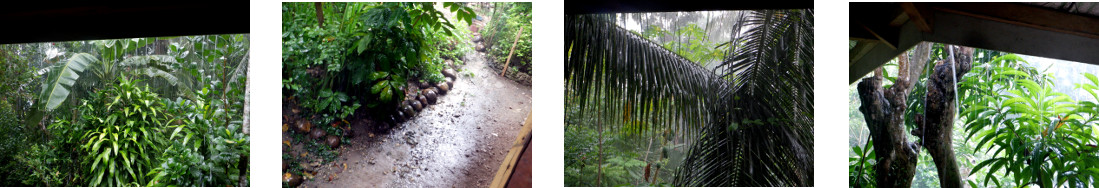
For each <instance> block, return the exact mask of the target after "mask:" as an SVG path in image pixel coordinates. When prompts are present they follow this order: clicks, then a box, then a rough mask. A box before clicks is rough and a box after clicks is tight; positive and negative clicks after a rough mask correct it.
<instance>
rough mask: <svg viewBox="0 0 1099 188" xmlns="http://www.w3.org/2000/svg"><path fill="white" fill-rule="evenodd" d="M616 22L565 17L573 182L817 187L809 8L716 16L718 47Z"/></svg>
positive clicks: (568, 165)
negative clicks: (712, 62) (723, 38)
mask: <svg viewBox="0 0 1099 188" xmlns="http://www.w3.org/2000/svg"><path fill="white" fill-rule="evenodd" d="M615 20H616V19H615V16H614V15H567V16H566V17H565V31H566V32H565V44H566V46H565V59H566V62H565V78H564V79H565V83H566V90H565V96H566V104H565V105H566V111H565V112H566V117H565V125H566V126H565V150H566V151H565V184H566V186H616V185H633V186H637V185H657V186H666V185H676V186H812V183H813V168H812V166H813V135H812V134H813V124H812V119H813V115H812V114H813V102H812V101H813V86H812V82H813V81H812V80H813V77H812V75H813V50H812V46H813V43H812V41H813V24H812V20H813V11H812V10H811V9H807V10H761V11H746V12H743V13H742V14H736V16H735V17H733V18H732V19H729V20H721V22H729V23H732V24H733V25H734V27H729V28H730V29H729V30H723V31H721V32H723V33H726V34H728V35H729V41H728V42H723V43H722V45H714V43H713V42H710V41H709V40H708V39H707V38H703V37H704V36H705V34H699V35H694V34H688V33H690V32H695V31H690V30H689V29H690V28H692V27H686V28H687V30H684V29H681V31H677V32H676V33H679V34H675V35H690V36H693V37H692V38H693V39H692V40H690V41H692V42H683V43H678V44H677V43H670V44H663V45H662V44H659V43H657V42H654V41H651V40H650V39H651V38H652V37H651V36H654V35H657V34H660V33H655V32H652V31H651V30H650V32H646V33H645V35H648V36H645V35H643V33H641V32H640V31H631V30H627V29H625V28H623V27H622V26H620V25H618V23H616V22H615ZM696 29H697V28H696ZM701 41H705V42H701ZM696 44H697V46H695V45H696ZM676 46H680V47H676ZM719 46H720V47H719ZM667 47H670V48H667ZM710 47H712V49H711V48H710ZM696 50H700V51H703V52H704V53H697V52H698V51H696ZM715 50H716V51H720V53H712V52H713V51H715ZM707 59H720V62H719V63H718V64H717V65H716V66H712V67H703V66H700V64H701V63H699V62H695V61H705V60H707ZM593 175H594V176H593Z"/></svg>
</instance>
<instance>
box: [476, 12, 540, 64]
mask: <svg viewBox="0 0 1099 188" xmlns="http://www.w3.org/2000/svg"><path fill="white" fill-rule="evenodd" d="M493 6H495V7H493V11H492V12H491V13H490V12H484V13H483V14H484V15H490V14H491V16H492V17H491V18H492V20H491V22H489V23H488V24H487V25H486V27H485V28H484V29H480V30H478V31H480V34H481V36H482V37H483V38H484V40H485V43H484V44H485V45H486V46H484V48H486V51H487V53H488V56H489V58H490V59H491V60H492V62H496V63H497V64H499V66H500V67H503V66H504V64H505V63H507V64H508V67H506V68H507V69H508V71H509V72H522V73H525V74H527V75H530V74H531V68H532V66H533V64H531V63H532V60H533V59H531V52H532V51H531V49H532V47H533V46H532V43H531V39H532V38H531V36H533V34H534V33H532V32H533V31H534V30H533V29H534V28H532V27H531V23H532V22H531V18H532V15H531V6H532V5H531V3H530V2H515V3H493ZM517 35H518V37H516V36H517ZM513 49H514V50H513ZM509 54H510V55H511V58H510V63H508V62H507V61H508V55H509Z"/></svg>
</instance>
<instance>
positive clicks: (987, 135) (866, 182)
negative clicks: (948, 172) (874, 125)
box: [849, 44, 1099, 187]
mask: <svg viewBox="0 0 1099 188" xmlns="http://www.w3.org/2000/svg"><path fill="white" fill-rule="evenodd" d="M933 49H934V50H932V53H931V54H929V56H931V58H929V60H928V61H935V60H941V59H946V58H948V57H947V55H946V53H943V51H944V49H945V48H944V45H942V44H935V45H934V48H933ZM912 55H916V54H912ZM896 65H897V64H896V63H895V62H894V63H888V64H886V65H885V66H884V67H883V69H884V71H883V73H884V74H885V78H886V79H888V80H889V82H890V83H892V82H895V81H896V71H897V68H896ZM972 66H973V68H972V71H971V72H970V73H968V74H965V75H964V77H963V78H962V79H961V80H959V82H958V83H957V88H958V96H959V98H958V99H957V100H958V102H959V103H958V104H959V106H958V109H957V113H958V118H957V121H955V123H954V124H953V126H954V127H955V128H954V131H953V132H952V133H951V135H952V136H951V138H950V139H951V141H952V144H953V145H954V151H955V153H957V155H956V158H955V160H957V161H958V165H959V167H960V172H959V173H960V174H961V175H962V179H963V181H964V183H965V184H968V185H969V186H971V187H1017V186H1038V187H1087V186H1090V185H1092V184H1094V182H1095V178H1096V175H1099V171H1097V170H1096V169H1099V168H1097V166H1096V165H1097V164H1099V163H1097V162H1099V161H1096V159H1099V158H1096V157H1099V156H1097V154H1096V151H1097V148H1096V146H1095V145H1096V144H1097V143H1099V139H1096V137H1095V135H1097V134H1096V133H1097V132H1096V131H1099V130H1096V127H1095V126H1097V125H1099V124H1097V123H1099V122H1097V121H1096V119H1095V118H1096V117H1095V115H1096V114H1095V113H1096V110H1099V109H1097V107H1096V105H1095V104H1096V101H1097V99H1099V96H1096V95H1095V94H1094V93H1095V92H1096V90H1097V89H1099V87H1097V86H1099V80H1097V79H1096V77H1095V76H1094V75H1093V74H1091V73H1074V74H1075V75H1066V76H1070V77H1076V76H1079V77H1082V78H1085V79H1083V80H1084V82H1083V83H1075V84H1073V85H1070V86H1058V85H1057V83H1064V82H1057V80H1058V79H1068V78H1064V77H1062V78H1057V77H1054V76H1053V74H1052V73H1051V72H1052V71H1051V70H1050V69H1049V67H1039V66H1037V64H1036V63H1033V62H1027V61H1026V60H1024V58H1022V57H1021V56H1020V55H1016V54H1009V53H1002V52H997V51H991V50H981V49H978V50H976V52H975V54H974V60H973V63H972ZM930 72H931V71H926V72H922V73H921V75H920V81H919V82H917V83H916V87H915V89H913V91H912V93H913V94H912V95H913V96H920V95H923V94H922V93H923V92H925V91H926V89H924V88H925V87H926V79H927V77H928V75H929V74H930ZM886 87H889V86H886ZM1058 87H1071V88H1072V89H1068V90H1072V91H1082V92H1085V93H1088V94H1090V95H1084V96H1083V97H1077V96H1070V95H1068V94H1065V93H1061V92H1058V91H1056V90H1055V89H1054V88H1058ZM856 95H857V94H855V93H854V90H852V96H853V97H854V96H856ZM924 100H926V99H924V98H922V97H912V98H909V100H908V102H906V103H908V105H909V106H910V109H909V110H908V111H907V112H906V113H905V116H907V117H913V115H915V114H916V112H919V111H922V108H923V107H922V105H923V104H924ZM858 106H859V104H858V100H852V106H851V107H852V108H857V107H858ZM851 116H852V117H851V122H852V123H851V129H852V131H853V132H852V134H851V135H852V143H851V146H852V153H851V158H850V159H851V160H850V168H849V169H850V173H851V174H850V181H851V185H852V186H855V187H875V186H876V185H877V183H876V182H875V176H876V175H877V174H878V172H876V171H875V170H874V169H873V164H874V163H877V162H878V161H875V160H874V158H875V157H874V156H875V155H876V153H875V152H874V150H873V149H872V148H873V147H871V146H872V145H873V144H870V142H874V140H868V139H867V138H866V137H867V135H866V134H865V133H862V131H860V130H859V129H863V128H865V124H864V123H861V122H862V121H863V117H862V114H861V113H859V112H856V111H852V114H851ZM908 119H913V118H908ZM915 124H916V122H914V121H913V120H909V121H907V122H906V123H905V125H907V126H906V127H907V129H908V130H918V129H914V128H915V127H914V126H915ZM913 133H916V132H915V131H913ZM919 161H920V163H919V164H918V166H917V170H916V172H917V173H916V174H915V175H916V177H915V178H914V179H913V181H914V182H913V186H922V187H936V186H940V185H939V183H940V182H939V181H940V179H938V176H936V175H935V173H936V172H935V171H936V170H937V169H936V168H935V167H934V164H933V163H931V161H932V160H931V158H930V157H929V156H928V155H927V153H926V152H921V153H920V157H919ZM877 187H881V186H877Z"/></svg>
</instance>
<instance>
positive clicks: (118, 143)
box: [81, 77, 172, 186]
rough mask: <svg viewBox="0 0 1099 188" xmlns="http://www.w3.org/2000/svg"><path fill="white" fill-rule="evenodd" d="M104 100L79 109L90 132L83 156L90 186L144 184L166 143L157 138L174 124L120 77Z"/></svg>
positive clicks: (144, 92)
mask: <svg viewBox="0 0 1099 188" xmlns="http://www.w3.org/2000/svg"><path fill="white" fill-rule="evenodd" d="M119 80H120V83H119V84H118V85H117V86H115V87H112V88H109V89H107V90H105V91H104V93H105V94H104V95H103V96H102V98H98V99H94V98H93V99H92V101H85V102H84V105H83V106H81V108H82V110H83V111H82V112H83V113H84V115H83V118H84V119H88V120H90V121H89V122H87V125H86V126H87V128H88V129H89V131H88V132H87V133H85V134H84V136H83V137H82V138H81V140H83V141H85V143H84V145H83V146H82V147H81V151H82V152H84V153H85V154H86V155H85V157H84V159H83V162H82V164H88V165H90V168H89V174H90V177H89V183H88V185H89V186H101V185H105V186H134V185H140V183H142V182H146V181H147V177H146V173H148V172H149V171H150V170H151V169H152V168H153V164H156V162H155V157H156V156H157V155H156V154H155V152H157V151H160V148H162V146H163V144H164V141H163V138H162V137H160V136H159V134H157V133H158V132H159V131H160V130H161V129H162V128H163V126H164V125H166V124H167V123H168V122H171V121H172V119H169V118H166V117H165V114H164V113H163V112H162V110H161V104H159V101H160V99H159V98H158V96H157V94H156V93H152V92H149V87H148V86H147V85H144V87H142V86H139V85H138V84H139V83H140V81H139V80H133V81H131V80H129V79H128V78H126V77H122V78H121V79H119Z"/></svg>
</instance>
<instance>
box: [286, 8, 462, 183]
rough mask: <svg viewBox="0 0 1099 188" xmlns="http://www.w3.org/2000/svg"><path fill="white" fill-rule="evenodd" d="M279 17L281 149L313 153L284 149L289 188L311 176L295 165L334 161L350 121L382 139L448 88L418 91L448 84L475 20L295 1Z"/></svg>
mask: <svg viewBox="0 0 1099 188" xmlns="http://www.w3.org/2000/svg"><path fill="white" fill-rule="evenodd" d="M282 13H283V14H282V20H283V27H282V28H283V29H282V33H283V35H282V48H283V50H282V51H283V54H282V55H283V56H282V65H283V69H282V71H283V72H282V75H283V77H282V89H283V96H284V97H285V98H284V113H283V115H284V116H283V122H284V125H283V132H285V133H288V134H284V137H283V138H284V142H283V145H284V148H288V147H291V146H295V145H301V146H303V147H304V150H307V151H305V152H303V153H308V154H311V155H290V154H289V153H290V152H289V149H285V150H284V154H283V156H282V159H283V161H284V162H283V163H284V164H283V165H284V166H283V182H284V184H283V185H284V186H288V187H296V186H298V185H300V184H301V183H302V181H303V179H312V178H311V177H313V175H314V174H316V171H313V172H312V173H311V172H307V171H306V170H305V169H303V168H302V167H301V165H300V164H302V163H306V164H308V163H310V162H306V161H324V162H331V161H334V159H335V157H336V156H338V155H339V154H340V153H339V152H340V150H338V148H339V145H340V144H341V143H349V141H350V140H349V139H348V137H349V136H350V135H351V125H350V124H351V123H350V122H359V121H360V120H369V121H370V122H372V123H371V124H369V125H368V126H367V127H365V128H366V130H369V131H379V132H382V131H388V129H390V128H393V127H394V126H395V125H398V123H402V122H404V121H406V120H407V119H408V118H411V117H414V116H415V113H417V112H419V111H420V110H422V109H423V108H426V106H427V105H429V104H434V101H435V100H436V98H435V97H437V96H436V92H439V95H442V94H445V92H446V90H433V89H428V88H429V87H425V86H434V87H436V88H450V86H453V85H452V83H453V80H454V76H455V74H456V72H455V71H454V70H452V69H450V68H448V67H453V66H454V65H457V64H461V63H463V59H464V57H463V56H465V54H467V53H468V52H471V51H472V50H473V47H472V46H471V45H470V42H468V41H471V40H473V37H472V34H471V33H470V30H469V29H467V28H468V27H470V24H473V23H475V22H476V21H475V19H478V16H477V13H475V12H474V10H473V9H472V8H470V7H468V6H466V3H451V2H446V3H434V2H385V3H378V2H352V3H344V2H332V3H328V2H326V3H304V2H294V3H283V4H282ZM449 14H453V16H451V15H449ZM410 86H414V87H410ZM417 88H419V89H417ZM420 89H423V90H420ZM417 96H426V97H422V99H421V98H417ZM420 101H423V102H420ZM429 101H430V103H429ZM413 104H415V105H413ZM413 106H415V107H413ZM413 108H415V110H413ZM291 125H293V127H294V128H293V129H290V127H291ZM313 125H326V126H313ZM327 125H331V126H327ZM291 133H297V134H291ZM371 135H373V134H371ZM307 137H312V138H313V139H312V140H319V141H316V142H312V141H310V139H307ZM318 159H319V160H318ZM317 163H321V162H317ZM303 177H304V178H303Z"/></svg>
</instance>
